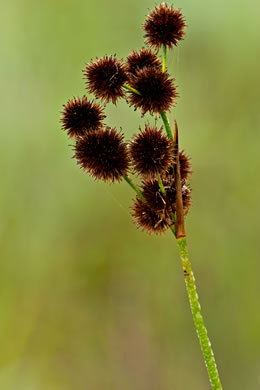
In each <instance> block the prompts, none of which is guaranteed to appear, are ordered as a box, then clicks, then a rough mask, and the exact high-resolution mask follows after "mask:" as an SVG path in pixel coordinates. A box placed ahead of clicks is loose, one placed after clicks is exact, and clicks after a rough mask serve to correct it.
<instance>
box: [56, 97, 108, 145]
mask: <svg viewBox="0 0 260 390" xmlns="http://www.w3.org/2000/svg"><path fill="white" fill-rule="evenodd" d="M63 107H64V109H63V111H62V115H63V117H62V118H61V122H62V123H63V125H62V128H63V130H67V131H68V135H69V137H71V138H76V137H79V136H83V135H84V134H86V133H87V132H88V131H92V130H98V129H99V128H100V127H101V126H102V120H103V119H104V118H105V115H104V112H103V109H102V108H101V106H100V105H99V104H97V103H94V102H93V101H88V100H87V98H86V96H82V99H80V98H79V97H78V98H75V97H74V98H73V99H71V100H68V102H67V104H64V105H63Z"/></svg>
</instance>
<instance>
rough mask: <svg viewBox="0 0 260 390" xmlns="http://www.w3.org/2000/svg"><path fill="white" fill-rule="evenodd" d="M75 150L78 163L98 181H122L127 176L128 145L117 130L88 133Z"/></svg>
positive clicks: (78, 142) (107, 129)
mask: <svg viewBox="0 0 260 390" xmlns="http://www.w3.org/2000/svg"><path fill="white" fill-rule="evenodd" d="M74 150H75V154H74V156H73V157H74V158H76V159H77V163H78V164H79V165H80V166H81V168H83V169H84V170H85V171H87V172H88V173H89V174H90V175H91V176H93V177H94V178H95V179H97V180H104V181H105V182H114V181H120V180H121V178H122V176H124V175H126V174H127V171H128V165H129V158H128V152H127V145H126V144H125V143H124V141H123V136H122V135H121V134H120V133H118V132H117V131H116V129H110V128H109V127H107V128H105V129H103V130H98V131H93V132H90V133H87V134H86V135H85V136H84V137H82V138H80V139H79V140H78V141H77V142H76V145H75V147H74Z"/></svg>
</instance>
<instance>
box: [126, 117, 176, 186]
mask: <svg viewBox="0 0 260 390" xmlns="http://www.w3.org/2000/svg"><path fill="white" fill-rule="evenodd" d="M173 152H174V150H173V143H172V141H171V140H170V139H169V138H168V137H166V136H165V135H163V134H162V128H160V129H157V127H150V126H149V125H146V126H145V130H144V131H142V130H141V129H140V133H139V134H137V135H136V136H135V137H134V139H133V141H132V142H131V143H130V156H131V158H132V162H133V165H134V168H135V170H136V172H137V173H139V174H141V175H143V176H146V177H148V178H154V177H156V176H158V174H160V175H163V174H164V173H165V171H166V170H167V169H168V168H169V167H170V166H171V165H172V164H173V161H174V153H173Z"/></svg>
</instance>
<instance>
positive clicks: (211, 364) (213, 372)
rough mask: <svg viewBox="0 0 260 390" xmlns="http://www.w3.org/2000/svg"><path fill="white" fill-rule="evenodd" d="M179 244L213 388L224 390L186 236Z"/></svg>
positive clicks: (188, 289) (195, 322)
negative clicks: (202, 308) (203, 313)
mask: <svg viewBox="0 0 260 390" xmlns="http://www.w3.org/2000/svg"><path fill="white" fill-rule="evenodd" d="M177 244H178V248H179V253H180V258H181V263H182V269H183V272H184V279H185V284H186V290H187V293H188V297H189V302H190V308H191V312H192V316H193V321H194V324H195V328H196V331H197V335H198V337H199V341H200V347H201V350H202V353H203V356H204V360H205V363H206V367H207V370H208V375H209V379H210V383H211V385H212V389H213V390H222V385H221V382H220V378H219V373H218V369H217V366H216V362H215V358H214V353H213V350H212V348H211V343H210V341H209V337H208V333H207V329H206V327H205V324H204V320H203V317H202V313H201V307H200V303H199V297H198V294H197V289H196V284H195V279H194V276H193V272H192V269H191V263H190V259H189V253H188V248H187V241H186V237H181V238H177Z"/></svg>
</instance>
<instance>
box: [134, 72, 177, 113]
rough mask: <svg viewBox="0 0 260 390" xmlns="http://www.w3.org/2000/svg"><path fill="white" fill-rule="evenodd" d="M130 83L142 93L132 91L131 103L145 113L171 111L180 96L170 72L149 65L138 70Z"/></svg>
mask: <svg viewBox="0 0 260 390" xmlns="http://www.w3.org/2000/svg"><path fill="white" fill-rule="evenodd" d="M130 85H131V87H133V88H135V89H136V90H137V91H139V92H140V94H141V95H138V94H136V93H134V92H130V95H129V101H130V104H131V105H134V106H135V108H136V109H137V108H141V109H142V113H143V114H145V113H146V112H148V111H149V112H150V113H151V114H152V113H156V114H159V113H160V112H161V111H169V110H170V108H171V107H172V106H174V104H175V98H176V97H177V96H178V94H177V92H176V87H175V86H174V84H173V79H171V78H169V74H168V73H167V72H162V71H161V70H159V69H157V68H152V67H149V66H147V67H145V68H143V69H140V70H139V71H137V72H136V75H135V76H133V77H132V78H131V82H130Z"/></svg>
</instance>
